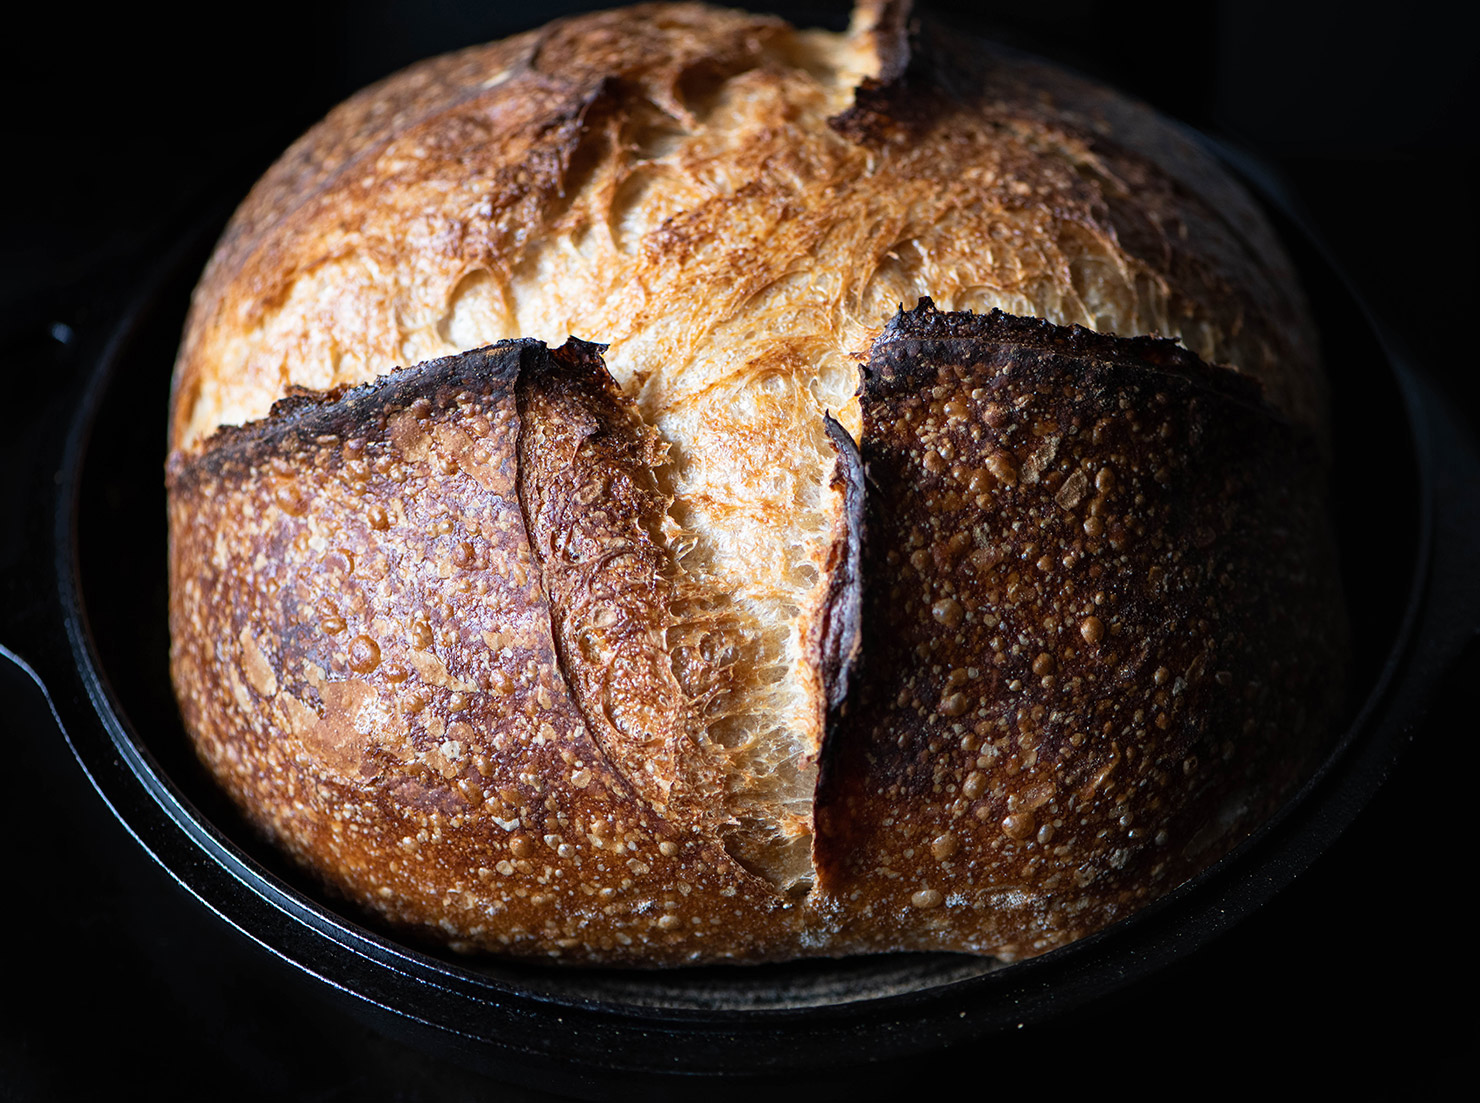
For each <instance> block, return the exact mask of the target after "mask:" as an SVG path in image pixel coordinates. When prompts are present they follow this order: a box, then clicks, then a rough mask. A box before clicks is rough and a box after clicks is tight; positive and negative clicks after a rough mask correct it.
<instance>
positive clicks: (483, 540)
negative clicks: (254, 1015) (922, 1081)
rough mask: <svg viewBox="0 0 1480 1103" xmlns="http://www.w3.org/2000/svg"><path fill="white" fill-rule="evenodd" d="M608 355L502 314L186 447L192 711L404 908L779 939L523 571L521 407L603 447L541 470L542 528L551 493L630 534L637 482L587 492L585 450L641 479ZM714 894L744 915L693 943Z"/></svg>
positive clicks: (579, 940) (662, 933)
mask: <svg viewBox="0 0 1480 1103" xmlns="http://www.w3.org/2000/svg"><path fill="white" fill-rule="evenodd" d="M598 363H599V362H598V361H597V360H596V357H595V352H594V350H593V349H592V348H591V347H590V346H575V345H573V346H569V347H568V348H566V349H563V350H557V351H556V352H555V353H553V354H552V353H550V352H549V351H548V350H546V349H545V348H544V346H543V345H541V344H539V343H538V342H533V341H517V342H507V343H504V344H501V345H498V346H493V347H491V348H489V349H485V350H479V351H478V352H475V353H470V354H465V355H463V356H459V357H452V358H448V359H445V360H439V361H434V362H430V363H427V364H423V365H419V366H417V367H413V368H409V369H406V370H404V371H401V372H397V373H395V374H394V375H391V376H388V377H386V378H384V379H382V380H381V381H380V382H378V383H376V384H373V385H370V386H367V387H360V388H355V389H353V390H350V391H346V392H343V393H340V394H338V395H337V396H325V397H323V398H322V399H314V398H311V397H309V396H304V395H299V396H295V397H293V398H291V399H289V400H288V401H287V402H286V403H285V404H283V405H282V406H280V408H279V410H278V414H277V416H276V417H273V418H268V419H265V420H264V421H262V422H259V423H257V424H254V425H250V426H246V427H242V428H239V429H235V430H229V431H224V432H222V433H220V434H218V435H217V436H215V437H213V438H212V440H211V444H210V447H209V448H208V450H207V451H205V452H204V453H202V454H200V455H198V456H195V457H189V458H187V457H183V456H177V457H176V458H175V459H174V460H173V461H172V464H171V472H170V484H171V486H170V489H171V494H170V531H171V548H170V571H171V607H170V617H171V630H172V638H173V640H174V644H173V650H172V655H171V662H172V673H173V676H174V679H175V683H176V690H177V695H178V697H179V700H180V704H181V710H182V714H183V716H184V719H185V722H186V725H187V728H188V729H189V730H190V731H191V732H192V734H193V736H194V738H195V742H196V746H197V749H198V751H199V753H200V755H201V756H202V758H203V760H204V761H205V762H206V764H207V766H208V767H209V768H210V769H211V771H212V772H213V773H214V774H215V775H216V777H217V778H218V780H219V781H220V782H221V783H222V784H223V786H224V787H225V788H226V789H227V791H228V792H229V793H230V794H231V795H232V797H233V798H234V799H235V800H236V802H237V803H238V805H239V806H240V807H241V808H242V809H243V811H244V812H245V813H246V814H247V815H248V816H249V817H250V818H251V819H253V820H254V822H255V823H256V824H257V825H258V826H259V827H260V828H261V829H262V830H263V831H264V832H265V833H266V834H267V835H268V836H269V837H270V838H272V839H273V840H275V841H276V842H278V843H279V844H281V845H282V846H283V847H284V848H285V849H287V850H288V852H289V853H291V854H292V855H294V856H295V858H297V859H298V860H299V861H300V862H302V863H303V865H304V866H305V867H306V868H308V869H310V870H313V871H316V872H318V873H319V874H321V875H323V876H324V877H325V878H326V881H327V883H328V884H329V886H330V888H332V889H333V890H334V891H335V892H337V893H339V894H341V895H343V896H345V897H347V898H349V899H351V900H353V901H355V902H357V903H358V904H360V905H362V906H365V907H368V908H369V909H371V910H372V911H373V912H375V913H376V914H378V915H379V916H380V917H381V918H382V919H383V920H384V921H386V922H388V923H390V924H391V925H393V926H395V927H398V928H402V929H405V930H408V931H411V932H417V931H423V932H425V931H430V930H438V929H440V930H444V931H447V932H450V933H451V935H452V937H453V939H454V945H455V946H463V947H472V946H479V947H482V948H485V949H495V950H500V951H503V952H508V953H515V954H521V953H522V954H536V955H539V956H541V957H561V958H566V959H570V960H603V961H610V960H615V959H617V958H619V957H621V956H622V955H623V954H624V953H625V952H626V951H625V947H627V946H631V945H641V946H642V947H643V954H644V956H645V957H646V958H647V959H648V960H650V961H651V962H652V963H653V964H663V963H669V964H673V963H679V962H683V961H687V960H690V959H691V958H693V957H695V956H699V957H705V958H709V959H714V958H716V957H718V958H724V957H728V956H732V955H734V956H741V957H745V958H759V959H764V958H767V957H774V956H778V955H781V954H784V953H787V952H789V950H790V947H791V946H792V945H793V944H794V941H795V930H794V928H795V925H796V921H797V917H798V913H797V911H796V909H794V908H788V907H786V906H785V903H784V902H783V901H781V900H779V899H778V898H777V896H776V895H775V893H774V892H773V890H772V889H771V888H770V886H769V885H767V884H765V883H764V882H763V881H761V880H760V879H758V878H755V877H752V876H751V875H749V874H747V873H746V872H745V871H744V870H743V869H741V868H740V867H739V866H737V865H736V864H735V862H734V861H733V860H732V859H731V858H730V857H729V855H728V854H727V853H726V852H725V850H724V847H723V846H722V845H721V843H720V841H719V840H718V838H717V837H716V836H715V835H714V834H713V833H711V832H708V831H706V830H704V828H703V825H702V823H698V822H695V821H693V820H683V821H680V820H677V819H675V818H674V817H672V816H670V815H668V814H666V810H665V809H664V808H663V807H662V805H661V804H659V803H656V802H654V801H652V800H650V799H645V798H647V797H648V795H649V794H648V793H647V792H646V791H645V788H646V787H645V786H644V784H643V779H640V778H639V779H636V780H637V784H634V781H633V780H630V779H629V777H628V771H629V770H630V769H631V766H632V763H631V761H630V756H627V757H624V753H623V749H622V748H621V747H616V748H615V750H614V749H613V748H612V746H611V743H610V739H609V737H610V734H611V733H610V731H608V730H605V729H602V728H601V727H599V726H598V725H597V724H596V723H593V718H592V717H591V716H590V715H589V714H588V712H587V711H586V708H584V707H583V704H585V703H587V700H588V699H589V694H586V696H585V698H583V693H584V692H585V687H575V688H573V687H572V686H571V685H570V684H569V682H568V681H567V679H566V677H564V676H563V673H562V663H561V661H560V658H559V655H558V653H557V652H558V648H557V643H556V635H557V629H556V628H555V625H556V624H557V623H558V624H560V625H561V626H562V629H568V628H569V627H570V626H571V625H572V624H573V623H577V622H578V621H579V617H578V616H577V617H572V615H571V613H570V610H571V609H572V608H576V607H577V606H578V605H579V602H580V600H581V597H582V595H583V591H582V589H581V586H580V585H575V586H571V585H566V584H564V583H559V584H555V585H548V584H547V583H546V581H545V580H544V579H543V578H542V576H541V565H542V563H541V556H540V555H539V554H538V553H537V552H536V551H535V550H534V547H533V546H532V541H531V536H530V529H529V528H528V527H527V526H526V520H525V517H526V510H525V507H524V504H523V503H522V502H521V495H520V487H519V482H520V479H521V475H520V471H519V466H520V465H519V439H520V436H521V434H523V433H526V432H528V431H529V424H528V423H530V422H532V423H535V429H536V432H539V431H540V430H541V429H549V430H550V432H547V433H545V434H544V436H545V437H547V438H549V439H550V441H552V442H553V441H555V440H557V438H558V439H576V438H580V431H579V430H578V429H577V430H572V429H571V427H570V426H569V425H566V424H561V425H557V426H554V427H553V428H551V427H550V426H547V425H542V424H541V422H542V419H545V418H562V419H571V418H574V419H575V420H576V421H578V422H581V423H582V424H598V425H600V426H602V427H604V428H605V429H606V430H607V431H608V433H609V436H608V437H607V438H598V443H597V445H596V446H594V447H591V446H590V444H591V440H592V438H590V437H586V438H582V442H583V443H584V444H586V445H587V446H588V449H587V450H588V452H589V453H591V455H589V456H588V457H586V458H585V459H578V460H577V461H576V462H575V464H574V471H573V473H570V474H563V473H561V472H558V471H557V472H551V471H546V470H539V471H536V472H534V473H533V477H534V481H535V482H536V483H538V484H539V485H538V487H537V489H536V492H535V493H534V494H533V495H532V500H533V501H535V502H536V503H538V505H539V509H538V510H536V517H535V522H534V525H533V529H534V531H535V532H536V533H544V532H546V526H547V524H548V522H549V520H550V519H551V518H557V519H561V520H563V521H565V522H569V524H568V525H567V528H568V531H569V532H570V533H571V538H572V539H573V540H576V541H581V540H587V539H588V538H591V537H592V536H593V534H594V535H595V536H596V537H601V536H602V535H603V534H606V535H607V536H610V533H611V532H612V531H616V532H617V534H618V536H619V537H622V538H625V537H627V536H630V526H631V524H632V523H633V522H632V521H631V519H630V518H629V519H624V518H623V517H621V516H618V514H619V512H620V511H621V510H623V509H626V508H627V507H628V506H629V505H630V506H633V507H634V508H639V509H652V508H655V505H654V502H653V500H652V499H651V497H650V498H649V500H648V502H647V504H645V505H644V504H643V503H642V502H640V501H638V500H637V499H639V498H640V497H641V494H640V493H638V490H640V488H638V490H634V492H633V495H631V496H626V497H624V496H623V495H621V494H619V495H616V496H615V497H613V498H612V499H611V500H610V501H609V502H608V506H607V509H606V511H605V512H604V513H603V511H602V509H601V507H600V505H599V504H597V505H594V506H593V502H592V500H591V494H590V492H591V490H592V487H593V483H592V478H594V477H597V476H600V475H601V473H602V470H603V469H609V470H610V471H612V472H615V474H613V475H612V478H619V477H625V478H630V479H631V480H632V481H633V483H634V487H635V486H636V484H638V483H640V482H641V477H640V476H641V472H640V471H639V470H638V469H639V468H641V467H642V465H643V464H645V463H647V462H648V461H649V460H651V459H652V457H653V450H652V446H651V441H650V440H648V439H646V438H644V437H643V436H642V434H641V433H640V432H638V431H637V429H636V427H634V428H633V431H632V432H631V433H630V434H629V433H626V431H625V429H624V426H623V421H622V418H623V417H625V416H626V415H625V411H624V410H623V408H622V407H621V405H620V404H619V403H617V402H616V401H614V399H613V394H614V392H613V390H612V389H611V388H610V387H609V385H608V384H606V383H603V382H602V381H601V379H600V378H599V377H598V376H597V374H596V366H597V364H598ZM521 388H522V389H523V390H524V391H525V395H524V401H523V402H522V403H521V402H520V401H519V397H518V391H519V390H520V389H521ZM521 406H522V407H523V411H522V414H523V416H521V409H520V407H521ZM582 419H584V421H582ZM610 436H615V437H617V438H619V440H618V441H617V442H616V444H615V445H613V442H612V440H611V439H610ZM593 473H594V474H593ZM565 495H569V501H562V500H561V499H562V496H565ZM613 503H620V505H617V504H613ZM593 508H594V511H595V514H597V516H594V518H593V517H591V516H587V515H585V514H584V513H583V511H584V510H587V509H593ZM624 526H626V527H624ZM638 527H639V528H641V527H642V525H641V524H639V525H638ZM550 546H552V545H544V546H543V547H542V550H547V549H548V548H549V547H550ZM650 551H651V549H649V550H648V552H643V553H641V554H638V555H636V556H635V558H634V559H633V560H632V561H631V562H633V563H637V564H644V563H645V564H647V566H638V567H634V569H633V571H634V574H635V575H636V576H638V581H639V585H638V587H637V589H638V590H639V591H640V592H642V593H647V592H648V591H646V590H642V586H643V585H645V584H646V583H645V582H643V578H642V572H643V571H645V570H647V569H648V567H649V566H651V565H652V556H651V555H650V554H649V552H650ZM644 555H648V558H647V559H646V560H644V558H643V556H644ZM544 562H545V563H546V564H548V563H549V556H548V555H547V556H545V559H544ZM606 567H607V569H606V571H605V576H604V578H603V579H599V580H597V583H598V584H606V585H609V586H611V587H612V588H613V590H614V592H615V591H620V590H621V583H622V582H624V581H625V580H627V578H628V577H629V576H627V575H625V574H623V573H622V570H621V569H620V568H618V567H615V566H613V561H612V560H608V562H607V564H606ZM614 573H615V575H617V576H619V577H616V578H615V581H614V579H613V576H614ZM593 585H596V584H593ZM547 591H548V592H550V593H553V594H554V595H556V599H557V602H558V601H569V602H570V603H571V604H570V605H568V606H566V607H565V608H564V609H562V608H559V607H557V606H555V605H552V602H551V601H550V600H548V599H547V596H546V594H547ZM651 592H652V593H653V594H655V595H659V596H660V595H661V587H655V588H654V589H653V590H652V591H651ZM618 596H620V594H619V595H618ZM629 614H630V615H631V616H633V617H636V616H637V614H635V613H630V611H629ZM617 650H618V652H621V648H618V649H617ZM673 704H674V703H673V702H671V701H666V700H664V701H656V702H654V707H655V708H662V707H669V706H671V705H673ZM675 726H676V725H675V724H673V723H670V724H669V725H668V729H666V731H668V732H671V731H672V729H673V728H674V727H675ZM604 737H606V738H607V739H608V741H607V745H606V746H603V738H604ZM722 911H723V912H724V913H725V914H729V913H730V912H731V911H738V913H739V917H738V918H737V919H736V920H735V921H734V922H733V923H729V924H727V925H726V927H725V929H724V931H723V932H722V933H723V939H724V945H723V946H722V947H715V948H709V942H711V941H713V940H714V939H716V938H718V937H719V936H720V934H721V932H720V931H719V930H718V929H716V928H714V927H713V926H711V925H709V924H707V923H706V922H699V923H696V922H695V921H694V920H693V916H695V915H702V916H710V915H717V914H720V913H721V912H722Z"/></svg>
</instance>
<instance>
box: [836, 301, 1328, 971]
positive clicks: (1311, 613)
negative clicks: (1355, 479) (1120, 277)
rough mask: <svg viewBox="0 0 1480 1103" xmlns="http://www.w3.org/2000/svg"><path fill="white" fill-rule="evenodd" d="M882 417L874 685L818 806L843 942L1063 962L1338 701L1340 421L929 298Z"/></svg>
mask: <svg viewBox="0 0 1480 1103" xmlns="http://www.w3.org/2000/svg"><path fill="white" fill-rule="evenodd" d="M863 407H864V411H863V414H864V422H863V441H862V451H863V458H864V462H865V465H866V468H867V471H868V486H869V497H868V507H867V517H866V522H865V532H866V547H867V549H868V550H867V553H866V557H865V564H864V590H863V592H864V609H863V621H862V623H863V641H862V650H861V658H860V665H859V671H858V673H857V675H856V678H857V684H858V686H859V687H860V688H859V691H858V692H857V693H855V694H854V695H853V697H852V698H851V699H850V700H849V702H848V705H847V715H846V716H845V717H844V718H843V719H842V720H841V721H840V722H839V724H838V727H837V732H836V736H835V738H834V740H833V742H832V743H831V745H830V746H831V752H832V755H833V757H832V758H831V760H830V761H829V763H828V767H827V769H826V770H825V772H824V781H823V784H822V788H821V791H820V793H819V798H818V847H817V854H818V864H819V867H820V869H821V870H822V871H823V873H822V877H821V883H822V885H823V887H824V888H825V889H826V891H827V892H828V894H829V895H831V896H832V897H833V898H835V899H837V900H839V901H847V902H849V903H850V906H849V907H848V908H847V910H846V913H845V914H846V915H847V916H848V918H847V920H846V921H845V922H844V924H843V930H842V932H841V933H840V936H839V937H840V938H841V939H842V940H843V941H845V942H854V941H861V942H863V943H865V944H871V945H876V946H877V945H883V944H885V943H886V941H887V940H888V939H890V938H891V937H893V938H894V939H896V940H897V941H898V942H899V944H901V945H903V946H908V947H910V948H914V949H970V950H976V951H979V952H986V953H994V954H997V955H999V956H1003V957H1019V956H1028V955H1032V954H1037V953H1041V952H1043V951H1044V950H1047V949H1050V948H1052V947H1054V946H1057V945H1061V944H1063V943H1064V942H1067V941H1070V940H1072V939H1074V938H1077V937H1080V936H1082V935H1084V934H1086V933H1088V932H1090V931H1093V930H1097V929H1099V928H1100V927H1103V926H1105V925H1106V924H1107V923H1109V922H1112V921H1113V920H1115V919H1117V918H1120V917H1122V916H1124V915H1127V914H1129V913H1130V912H1131V911H1133V910H1134V909H1135V908H1136V907H1138V906H1139V905H1140V904H1142V903H1144V902H1145V901H1146V900H1149V899H1153V898H1155V897H1156V896H1159V895H1160V894H1161V893H1163V892H1165V891H1166V890H1167V889H1168V888H1170V887H1172V886H1175V885H1177V884H1179V883H1181V882H1182V881H1183V880H1185V879H1186V878H1187V877H1188V876H1189V875H1191V874H1192V873H1195V872H1196V871H1197V870H1199V869H1201V868H1203V867H1204V866H1205V865H1207V864H1209V863H1210V862H1211V861H1212V860H1213V859H1214V858H1215V857H1217V856H1220V855H1221V854H1222V853H1223V852H1224V851H1226V850H1227V848H1228V847H1229V846H1230V845H1231V844H1232V843H1233V842H1235V841H1237V840H1238V839H1240V838H1241V837H1243V835H1244V834H1246V833H1247V832H1248V830H1250V829H1251V828H1252V827H1253V826H1255V825H1257V824H1258V823H1260V822H1262V821H1263V820H1264V819H1266V818H1267V817H1268V816H1269V815H1270V813H1271V812H1272V811H1273V810H1274V808H1275V807H1277V804H1278V802H1279V801H1280V800H1281V799H1282V797H1283V796H1284V795H1285V794H1287V793H1288V792H1289V790H1290V787H1291V785H1292V784H1293V783H1294V782H1295V781H1296V780H1298V778H1299V777H1300V775H1301V770H1302V768H1303V767H1304V766H1305V765H1306V763H1308V761H1309V759H1310V756H1311V754H1312V752H1313V751H1314V750H1315V748H1316V746H1317V742H1318V741H1319V740H1320V738H1321V736H1322V733H1323V731H1324V727H1325V723H1326V722H1327V719H1328V718H1329V717H1330V716H1331V715H1332V712H1333V710H1334V709H1335V707H1336V705H1337V703H1338V693H1339V685H1338V683H1337V681H1336V679H1335V678H1333V671H1334V670H1336V669H1339V665H1340V659H1341V652H1342V646H1343V637H1342V622H1341V619H1340V617H1339V614H1338V612H1337V611H1338V610H1339V608H1340V594H1339V591H1338V588H1337V584H1336V577H1337V576H1336V570H1335V561H1334V556H1333V552H1332V547H1331V544H1330V540H1329V534H1328V531H1327V525H1328V523H1327V519H1326V514H1325V506H1324V494H1323V478H1322V471H1321V465H1320V462H1319V458H1318V455H1317V450H1316V448H1315V446H1314V441H1313V439H1312V438H1311V436H1310V435H1309V434H1308V433H1303V432H1300V431H1298V430H1294V429H1292V427H1291V426H1290V425H1289V424H1288V423H1286V422H1284V421H1283V420H1282V419H1279V418H1276V417H1272V416H1271V415H1270V412H1269V410H1268V408H1267V407H1265V406H1264V405H1263V404H1262V403H1261V402H1260V401H1259V397H1258V391H1257V388H1256V387H1254V386H1252V385H1250V384H1249V382H1248V381H1247V380H1245V379H1241V378H1239V377H1237V376H1234V375H1233V374H1231V373H1229V372H1226V371H1221V370H1218V369H1212V368H1209V367H1208V366H1207V365H1205V364H1203V363H1202V362H1201V361H1199V360H1198V359H1197V358H1196V357H1193V356H1191V355H1190V354H1188V353H1187V352H1186V351H1185V350H1183V349H1180V348H1178V347H1177V346H1176V345H1174V344H1173V343H1171V342H1169V341H1156V340H1152V339H1147V338H1141V339H1136V340H1126V339H1119V338H1106V337H1102V336H1100V335H1097V334H1093V333H1089V332H1087V331H1085V330H1082V329H1061V328H1058V327H1054V326H1050V325H1048V324H1046V323H1043V322H1039V321H1035V320H1030V319H1020V318H1012V317H1009V316H1006V315H1002V314H993V315H988V316H985V317H983V316H976V315H945V314H939V313H937V312H935V311H934V310H933V309H932V308H931V307H930V306H929V304H928V303H927V304H922V305H921V306H920V307H919V308H918V309H917V310H915V311H913V312H911V313H909V314H902V315H900V316H899V317H898V318H896V319H895V321H894V322H893V323H891V325H890V326H889V328H888V330H887V331H886V332H885V334H884V335H883V337H882V338H881V339H880V341H879V342H878V344H876V345H875V347H874V351H873V355H872V357H871V358H870V361H869V363H868V365H867V368H866V370H865V383H864V387H863Z"/></svg>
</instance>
